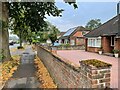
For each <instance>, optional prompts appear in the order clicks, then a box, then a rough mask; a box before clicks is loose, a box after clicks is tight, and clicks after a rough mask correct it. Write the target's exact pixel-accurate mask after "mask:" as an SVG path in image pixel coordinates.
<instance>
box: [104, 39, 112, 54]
mask: <svg viewBox="0 0 120 90" xmlns="http://www.w3.org/2000/svg"><path fill="white" fill-rule="evenodd" d="M102 47H103V50H104V52H112V50H113V48H114V47H112V46H111V37H102Z"/></svg>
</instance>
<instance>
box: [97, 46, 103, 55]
mask: <svg viewBox="0 0 120 90" xmlns="http://www.w3.org/2000/svg"><path fill="white" fill-rule="evenodd" d="M102 52H103V48H102V47H100V49H99V51H98V53H99V54H100V55H101V54H102Z"/></svg>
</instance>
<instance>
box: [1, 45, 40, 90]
mask: <svg viewBox="0 0 120 90" xmlns="http://www.w3.org/2000/svg"><path fill="white" fill-rule="evenodd" d="M34 57H35V53H34V52H33V51H32V48H31V46H28V47H27V48H26V49H25V51H24V52H23V53H22V55H21V64H20V66H19V67H18V70H17V71H15V73H14V75H13V77H12V78H11V79H10V80H8V82H7V83H6V85H5V87H4V88H38V86H39V85H40V84H39V82H38V81H37V79H36V77H35V71H36V69H35V67H34V62H33V60H34ZM3 90H5V89H3Z"/></svg>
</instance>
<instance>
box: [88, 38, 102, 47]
mask: <svg viewBox="0 0 120 90" xmlns="http://www.w3.org/2000/svg"><path fill="white" fill-rule="evenodd" d="M98 40H100V41H99V44H98ZM101 44H102V43H101V38H98V37H97V38H88V47H98V48H99V47H101Z"/></svg>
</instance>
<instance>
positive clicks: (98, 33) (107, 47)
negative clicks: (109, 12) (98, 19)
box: [85, 16, 120, 53]
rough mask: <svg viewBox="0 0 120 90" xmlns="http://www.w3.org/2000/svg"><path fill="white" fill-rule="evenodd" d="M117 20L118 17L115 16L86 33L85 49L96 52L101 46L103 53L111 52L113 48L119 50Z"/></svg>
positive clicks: (119, 39)
mask: <svg viewBox="0 0 120 90" xmlns="http://www.w3.org/2000/svg"><path fill="white" fill-rule="evenodd" d="M118 20H119V19H118V17H117V16H115V17H113V18H112V19H110V20H109V21H107V22H106V23H104V24H102V25H101V26H100V27H98V28H96V29H94V30H92V31H90V32H89V33H87V34H86V35H85V37H86V51H90V52H98V51H99V49H100V47H102V49H103V52H104V53H111V52H112V50H113V49H117V50H120V36H119V35H118V32H119V31H118Z"/></svg>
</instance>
